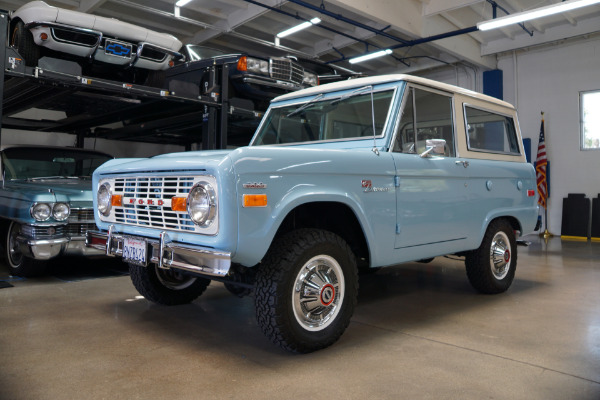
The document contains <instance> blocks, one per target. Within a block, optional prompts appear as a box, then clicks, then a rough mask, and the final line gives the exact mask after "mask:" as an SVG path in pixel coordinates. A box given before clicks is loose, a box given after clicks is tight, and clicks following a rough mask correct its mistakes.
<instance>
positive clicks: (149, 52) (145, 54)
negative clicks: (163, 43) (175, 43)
mask: <svg viewBox="0 0 600 400" xmlns="http://www.w3.org/2000/svg"><path fill="white" fill-rule="evenodd" d="M166 56H167V54H166V53H164V52H162V51H159V50H155V49H153V48H151V47H148V46H144V48H143V49H142V54H141V55H140V57H141V58H145V59H147V60H152V61H156V62H162V61H163V60H164V59H165V57H166Z"/></svg>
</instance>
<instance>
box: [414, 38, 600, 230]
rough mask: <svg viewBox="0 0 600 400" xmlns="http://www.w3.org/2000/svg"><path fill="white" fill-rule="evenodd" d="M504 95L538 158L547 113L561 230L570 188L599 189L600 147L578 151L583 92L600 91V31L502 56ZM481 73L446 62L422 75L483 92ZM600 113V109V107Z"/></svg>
mask: <svg viewBox="0 0 600 400" xmlns="http://www.w3.org/2000/svg"><path fill="white" fill-rule="evenodd" d="M498 69H501V70H502V71H503V77H504V82H503V86H504V100H506V101H508V102H509V103H512V104H514V105H515V106H516V107H517V110H518V113H519V122H520V125H521V131H522V134H523V137H524V138H530V139H531V147H532V148H531V153H532V158H533V159H534V160H535V157H536V153H537V145H538V138H539V133H540V123H541V112H542V111H544V112H545V116H544V119H545V132H546V151H547V155H548V160H549V161H550V164H551V172H550V196H551V197H550V201H549V208H548V230H549V231H550V232H551V233H553V234H555V235H560V232H561V222H562V199H563V198H564V197H567V194H568V193H585V194H586V195H587V197H588V198H590V199H591V198H594V197H597V196H598V194H599V193H600V151H597V150H588V151H581V150H580V146H581V144H580V133H579V118H580V117H579V92H581V91H587V90H600V36H598V35H596V36H595V37H587V38H578V39H571V40H567V41H564V42H563V43H559V44H553V45H546V46H540V47H537V48H530V49H526V50H517V51H515V52H511V53H506V54H501V55H498ZM482 73H483V71H481V70H479V71H478V73H477V76H478V78H477V79H474V78H473V72H472V70H471V69H469V68H466V67H461V66H458V67H454V66H453V67H445V68H440V69H437V70H432V71H426V72H423V73H421V74H420V75H422V76H424V77H427V78H430V79H435V80H438V81H442V82H445V83H450V84H453V85H457V84H458V86H461V87H464V88H467V89H471V90H476V91H478V92H482V91H483V87H482ZM598 112H599V113H600V110H598Z"/></svg>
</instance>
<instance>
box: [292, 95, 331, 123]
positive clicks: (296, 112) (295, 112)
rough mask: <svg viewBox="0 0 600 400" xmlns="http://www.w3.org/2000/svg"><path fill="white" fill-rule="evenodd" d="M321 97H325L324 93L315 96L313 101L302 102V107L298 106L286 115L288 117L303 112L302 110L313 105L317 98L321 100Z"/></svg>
mask: <svg viewBox="0 0 600 400" xmlns="http://www.w3.org/2000/svg"><path fill="white" fill-rule="evenodd" d="M321 97H323V93H321V94H319V95H318V96H316V97H314V98H313V99H312V100H311V101H309V102H308V103H304V104H302V105H301V106H300V107H298V108H296V109H295V110H294V111H292V112H291V113H289V114H288V115H286V116H285V117H286V118H289V117H293V116H294V115H297V114H299V113H301V112H302V111H304V110H306V109H307V108H308V107H310V106H311V105H313V104H314V103H315V102H316V101H317V100H319V99H320V98H321Z"/></svg>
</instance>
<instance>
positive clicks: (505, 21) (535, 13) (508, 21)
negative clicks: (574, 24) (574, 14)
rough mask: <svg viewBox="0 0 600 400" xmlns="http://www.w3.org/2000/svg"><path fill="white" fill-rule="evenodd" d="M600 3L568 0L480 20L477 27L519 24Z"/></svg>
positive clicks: (595, 0)
mask: <svg viewBox="0 0 600 400" xmlns="http://www.w3.org/2000/svg"><path fill="white" fill-rule="evenodd" d="M598 3H600V0H568V1H563V2H562V3H556V4H552V5H549V6H546V7H540V8H536V9H533V10H530V11H523V12H520V13H515V14H510V15H507V16H505V17H500V18H495V19H491V20H489V21H483V22H479V23H478V24H477V29H479V30H480V31H487V30H490V29H496V28H501V27H503V26H507V25H512V24H517V23H519V22H524V21H530V20H532V19H536V18H542V17H547V16H548V15H553V14H558V13H563V12H567V11H571V10H575V9H577V8H581V7H587V6H591V5H594V4H598Z"/></svg>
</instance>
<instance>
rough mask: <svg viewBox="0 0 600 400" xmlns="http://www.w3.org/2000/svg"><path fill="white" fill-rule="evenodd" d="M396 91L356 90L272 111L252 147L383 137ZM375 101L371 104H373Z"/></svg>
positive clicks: (275, 108) (320, 96) (266, 117)
mask: <svg viewBox="0 0 600 400" xmlns="http://www.w3.org/2000/svg"><path fill="white" fill-rule="evenodd" d="M393 95H394V91H393V90H385V91H379V92H374V93H372V92H371V88H370V87H365V88H361V89H357V90H355V91H353V92H350V93H347V94H345V95H343V96H342V97H338V98H331V97H329V98H327V99H322V97H323V95H318V96H316V97H314V98H313V99H312V100H310V101H307V102H304V103H295V104H291V105H287V106H282V107H273V108H271V110H270V111H269V113H268V114H267V115H266V116H265V120H264V122H263V124H262V125H261V127H260V130H259V131H258V132H257V134H256V137H255V139H254V141H253V142H252V145H253V146H260V145H271V144H286V143H302V142H315V141H328V140H340V139H342V140H343V139H353V138H372V137H373V125H375V136H381V135H382V133H383V128H384V126H385V123H386V121H387V119H388V114H389V111H390V106H391V103H392V97H393ZM371 100H372V101H371Z"/></svg>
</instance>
